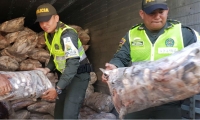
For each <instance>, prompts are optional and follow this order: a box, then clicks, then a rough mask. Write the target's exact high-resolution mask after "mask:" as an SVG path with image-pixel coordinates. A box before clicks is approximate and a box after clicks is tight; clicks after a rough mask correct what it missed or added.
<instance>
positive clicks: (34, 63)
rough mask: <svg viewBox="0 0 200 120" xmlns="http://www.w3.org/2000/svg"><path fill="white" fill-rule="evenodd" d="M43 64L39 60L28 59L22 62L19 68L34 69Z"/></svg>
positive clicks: (22, 69) (23, 69)
mask: <svg viewBox="0 0 200 120" xmlns="http://www.w3.org/2000/svg"><path fill="white" fill-rule="evenodd" d="M41 67H42V64H41V63H40V62H39V61H38V60H32V59H27V60H24V61H22V62H21V63H20V65H19V70H21V71H25V70H34V68H41Z"/></svg>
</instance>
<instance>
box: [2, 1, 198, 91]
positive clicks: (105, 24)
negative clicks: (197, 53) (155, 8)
mask: <svg viewBox="0 0 200 120" xmlns="http://www.w3.org/2000/svg"><path fill="white" fill-rule="evenodd" d="M46 2H47V3H51V4H52V5H53V6H54V7H55V8H56V10H57V11H58V14H59V15H60V20H61V21H62V22H64V23H66V24H74V25H78V26H81V27H82V28H83V29H87V28H88V29H89V31H90V37H91V40H90V41H89V43H88V44H89V45H90V47H89V49H88V50H87V52H86V54H87V55H88V58H89V60H90V62H91V63H92V64H93V68H94V71H95V72H96V74H97V77H98V81H97V82H96V83H95V90H96V91H100V92H103V93H109V90H108V87H107V85H106V84H105V83H102V82H101V74H102V73H101V71H100V70H99V68H104V64H105V63H106V62H109V60H110V59H111V58H112V57H113V54H114V53H115V52H116V50H117V48H118V43H119V41H120V39H121V38H122V37H123V36H124V35H125V34H126V32H127V31H128V30H129V29H130V28H131V27H132V26H134V25H135V24H138V23H140V22H142V21H141V19H140V17H139V14H138V12H139V10H140V8H141V0H0V15H1V17H0V23H2V22H4V21H7V20H11V19H14V18H17V17H22V16H24V17H25V26H26V27H29V28H31V29H32V30H34V31H35V32H40V31H41V29H40V27H39V25H38V23H34V21H35V19H36V16H35V10H36V8H37V7H38V6H39V5H41V4H42V3H46ZM168 5H169V8H170V12H169V18H173V19H177V20H179V21H181V22H182V23H183V24H184V25H188V26H190V27H192V28H194V29H195V30H197V31H198V32H200V27H199V25H200V7H199V6H200V0H168Z"/></svg>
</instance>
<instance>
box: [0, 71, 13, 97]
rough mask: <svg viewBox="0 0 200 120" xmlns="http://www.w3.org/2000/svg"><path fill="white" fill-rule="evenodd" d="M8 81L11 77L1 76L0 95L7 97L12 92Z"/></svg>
mask: <svg viewBox="0 0 200 120" xmlns="http://www.w3.org/2000/svg"><path fill="white" fill-rule="evenodd" d="M8 79H9V76H7V75H4V74H0V95H5V94H6V93H9V92H10V91H11V90H12V86H11V84H10V81H9V80H8Z"/></svg>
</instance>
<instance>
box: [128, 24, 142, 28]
mask: <svg viewBox="0 0 200 120" xmlns="http://www.w3.org/2000/svg"><path fill="white" fill-rule="evenodd" d="M142 24H143V23H139V24H136V25H134V26H132V27H131V29H134V28H136V27H138V26H140V25H142Z"/></svg>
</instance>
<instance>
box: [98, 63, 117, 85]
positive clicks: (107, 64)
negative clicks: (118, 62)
mask: <svg viewBox="0 0 200 120" xmlns="http://www.w3.org/2000/svg"><path fill="white" fill-rule="evenodd" d="M105 67H106V68H105V70H113V69H116V68H117V67H116V66H115V65H113V64H110V63H106V64H105ZM101 79H102V81H103V82H106V81H108V76H105V75H104V74H102V76H101Z"/></svg>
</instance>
